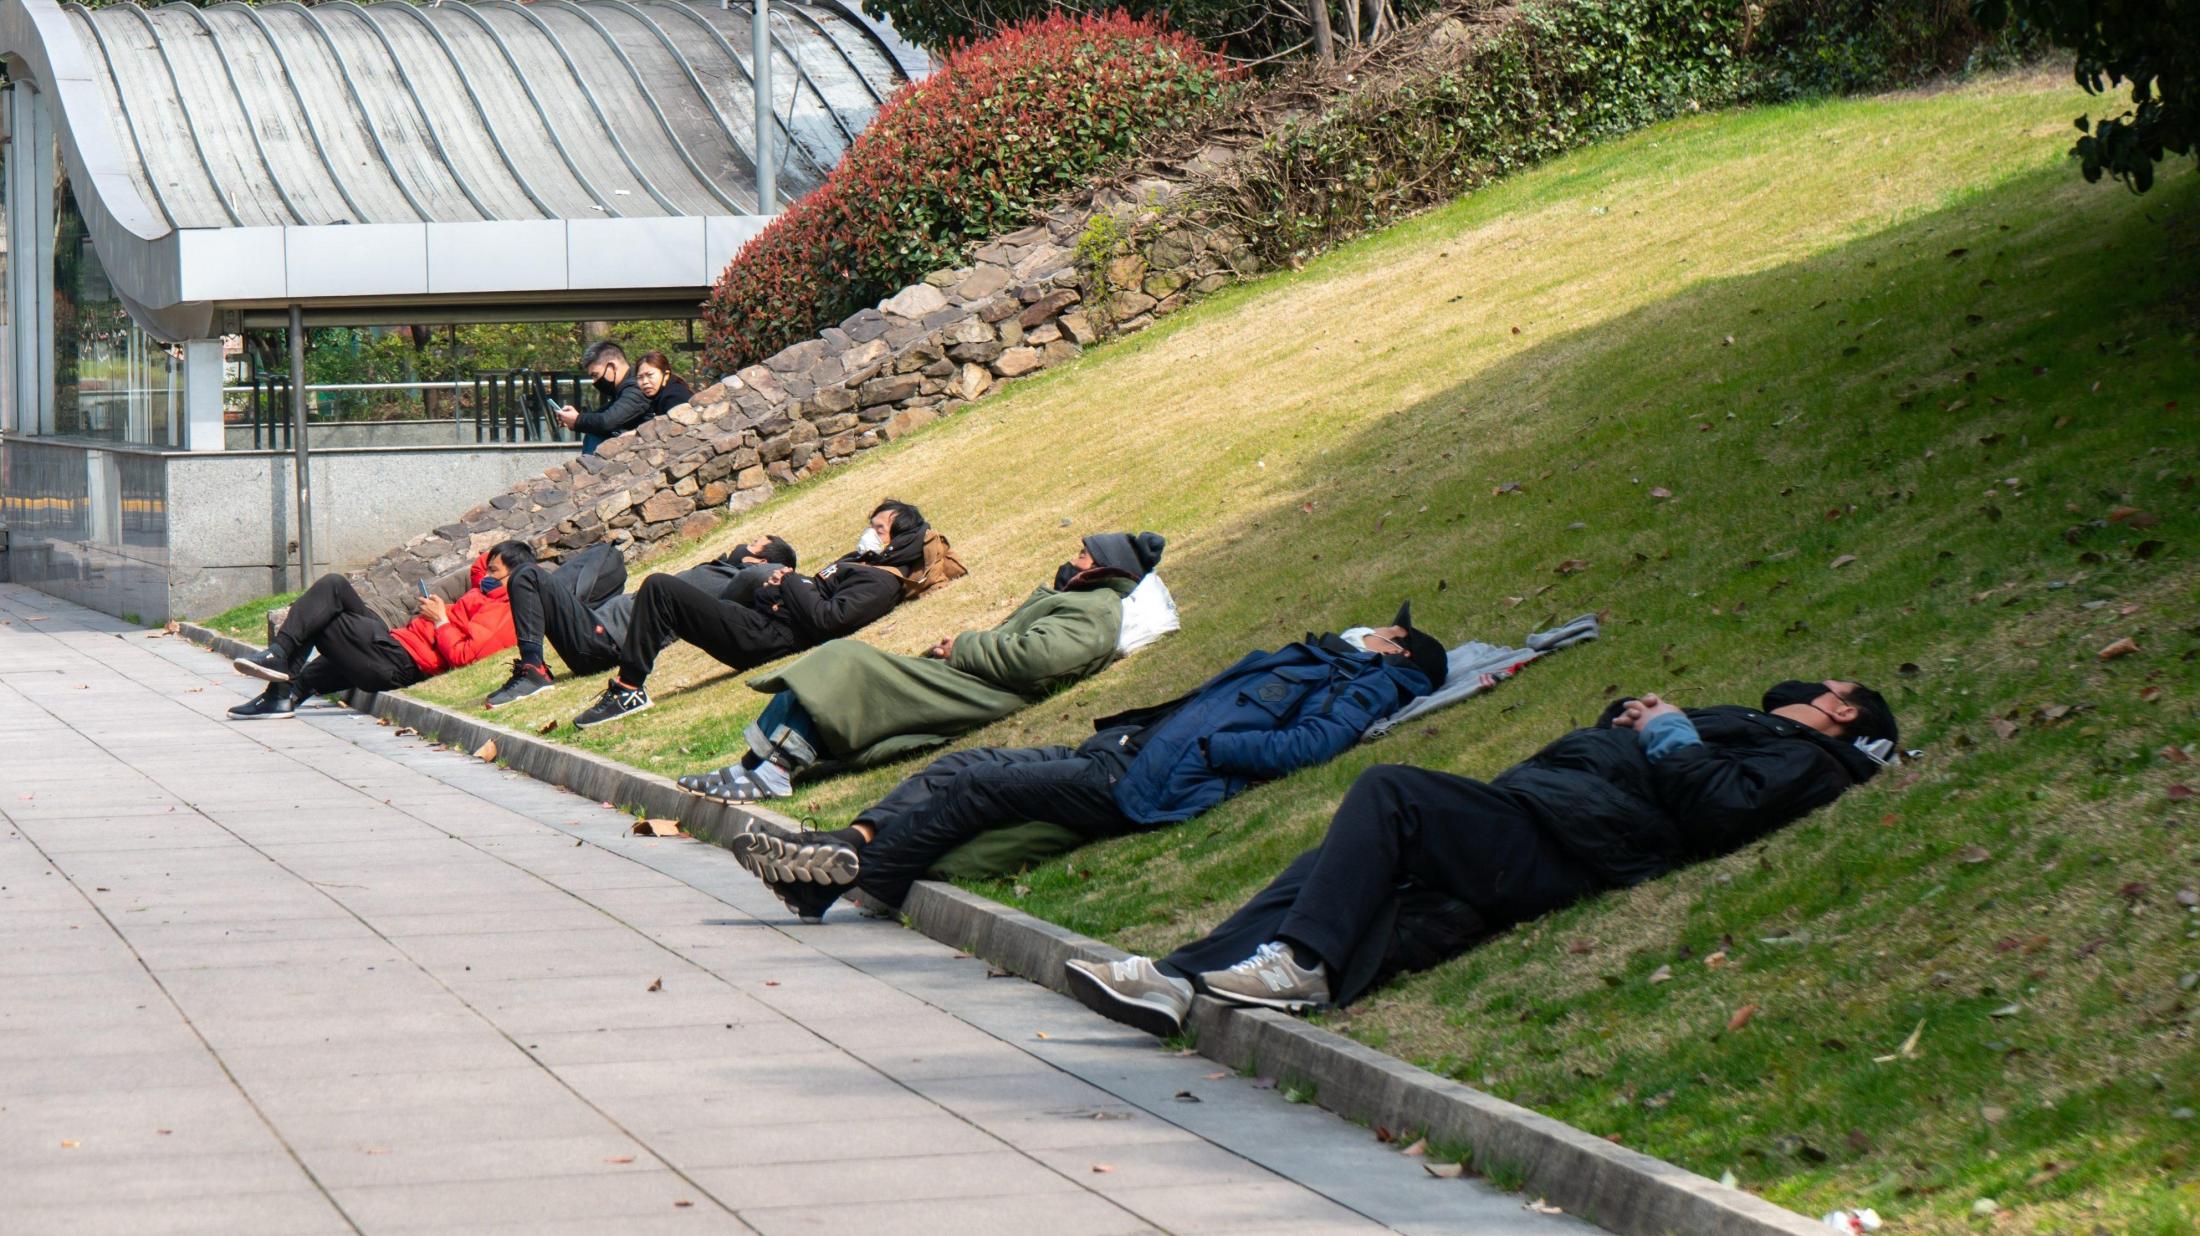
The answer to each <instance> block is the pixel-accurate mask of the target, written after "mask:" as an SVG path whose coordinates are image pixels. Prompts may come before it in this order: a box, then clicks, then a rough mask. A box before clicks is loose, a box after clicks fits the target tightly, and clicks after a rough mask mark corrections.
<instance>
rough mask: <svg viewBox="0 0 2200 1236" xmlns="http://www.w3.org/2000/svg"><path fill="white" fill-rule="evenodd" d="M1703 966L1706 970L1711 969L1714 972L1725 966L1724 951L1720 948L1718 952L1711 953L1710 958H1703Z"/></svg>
mask: <svg viewBox="0 0 2200 1236" xmlns="http://www.w3.org/2000/svg"><path fill="white" fill-rule="evenodd" d="M1703 964H1704V965H1705V966H1706V967H1707V968H1709V969H1713V970H1716V969H1718V968H1719V967H1721V966H1723V965H1725V964H1726V950H1725V949H1723V948H1722V949H1720V950H1719V951H1718V952H1716V953H1713V954H1711V955H1710V956H1708V957H1706V958H1704V959H1703Z"/></svg>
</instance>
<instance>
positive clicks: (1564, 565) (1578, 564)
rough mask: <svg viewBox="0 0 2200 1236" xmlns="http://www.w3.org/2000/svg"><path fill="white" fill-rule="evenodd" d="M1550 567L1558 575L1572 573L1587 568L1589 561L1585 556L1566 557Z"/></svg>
mask: <svg viewBox="0 0 2200 1236" xmlns="http://www.w3.org/2000/svg"><path fill="white" fill-rule="evenodd" d="M1551 569H1552V571H1553V572H1554V573H1556V574H1559V575H1574V574H1577V573H1579V572H1582V571H1586V570H1588V569H1589V561H1588V559H1586V558H1568V559H1567V560H1566V561H1564V562H1561V563H1559V564H1558V565H1557V566H1555V567H1553V568H1551Z"/></svg>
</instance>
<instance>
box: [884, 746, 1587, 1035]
mask: <svg viewBox="0 0 2200 1236" xmlns="http://www.w3.org/2000/svg"><path fill="white" fill-rule="evenodd" d="M866 861H868V859H866ZM1412 886H1420V887H1422V888H1425V889H1428V890H1431V891H1434V892H1436V893H1440V894H1442V895H1444V896H1445V897H1449V898H1452V899H1455V900H1457V901H1459V902H1461V903H1464V905H1465V906H1466V907H1469V908H1471V910H1472V912H1473V913H1475V914H1478V915H1479V916H1480V917H1481V919H1482V923H1483V924H1484V925H1486V926H1487V927H1488V928H1489V929H1493V930H1494V929H1501V928H1504V927H1507V926H1510V925H1511V924H1513V923H1517V922H1522V921H1524V920H1526V919H1530V918H1534V917H1536V916H1537V915H1540V914H1545V913H1548V912H1549V911H1551V910H1555V909H1557V908H1559V907H1560V906H1563V905H1566V904H1567V903H1569V902H1571V901H1574V900H1576V899H1577V898H1580V897H1583V896H1586V895H1587V894H1589V893H1593V892H1596V891H1598V890H1599V889H1602V888H1604V887H1605V881H1604V880H1603V879H1601V878H1600V877H1598V876H1597V875H1596V874H1595V873H1594V872H1592V871H1590V870H1589V869H1588V868H1587V867H1584V866H1582V864H1581V863H1580V862H1579V861H1577V860H1576V859H1575V858H1574V857H1573V856H1572V855H1571V854H1569V853H1567V852H1566V851H1565V850H1564V849H1563V848H1561V847H1560V846H1559V845H1558V844H1557V843H1556V842H1554V841H1552V840H1550V839H1549V838H1548V837H1546V836H1545V835H1544V833H1543V830H1541V829H1540V828H1537V827H1536V824H1535V821H1534V820H1533V819H1532V818H1530V817H1529V816H1528V815H1527V813H1526V812H1524V811H1522V810H1521V808H1520V806H1519V804H1518V803H1516V802H1515V801H1514V800H1513V799H1512V798H1511V797H1509V796H1508V795H1506V794H1505V793H1504V792H1503V791H1501V790H1497V789H1493V788H1491V787H1490V786H1489V785H1486V784H1484V783H1483V782H1480V781H1474V780H1470V779H1469V778H1466V777H1455V776H1452V775H1451V774H1449V773H1440V772H1431V771H1429V770H1428V769H1425V768H1413V767H1409V766H1407V765H1403V764H1380V765H1377V766H1375V767H1373V768H1370V769H1368V770H1367V771H1366V772H1363V773H1361V774H1360V775H1359V777H1358V779H1356V780H1354V781H1353V783H1352V788H1351V789H1350V790H1349V791H1347V792H1346V794H1345V796H1344V802H1343V803H1341V804H1339V805H1338V807H1337V814H1336V816H1335V817H1334V818H1332V819H1331V820H1330V822H1329V832H1328V835H1326V836H1325V837H1323V838H1322V843H1321V845H1319V846H1317V847H1315V848H1314V849H1311V850H1308V851H1307V852H1306V853H1304V854H1301V855H1299V857H1298V858H1297V859H1296V860H1294V861H1293V862H1292V863H1291V865H1290V866H1289V867H1286V868H1284V871H1283V874H1282V875H1280V876H1277V877H1276V879H1275V880H1274V881H1273V882H1271V883H1270V884H1269V885H1268V887H1267V888H1264V889H1262V890H1261V891H1260V892H1259V893H1258V894H1257V895H1255V896H1254V898H1253V899H1252V900H1251V901H1248V902H1246V903H1245V904H1244V905H1243V906H1242V907H1240V908H1239V909H1238V911H1237V913H1235V914H1233V915H1231V916H1230V917H1229V918H1228V919H1227V920H1225V921H1224V922H1223V923H1222V924H1221V925H1220V926H1218V927H1216V928H1215V929H1214V930H1213V931H1212V932H1209V933H1208V934H1207V936H1206V937H1205V938H1203V939H1200V940H1196V941H1194V942H1192V943H1190V944H1187V945H1185V946H1184V947H1183V948H1180V949H1178V950H1177V951H1175V952H1173V953H1171V954H1169V955H1168V956H1167V957H1165V958H1163V959H1162V962H1161V964H1162V966H1163V968H1165V969H1167V970H1170V971H1172V972H1174V973H1176V974H1178V975H1182V976H1184V977H1190V976H1192V975H1196V974H1200V973H1203V972H1205V971H1208V970H1220V969H1223V968H1226V967H1228V966H1232V965H1235V964H1237V963H1238V962H1240V961H1243V960H1245V959H1246V958H1247V957H1250V956H1252V955H1253V951H1254V950H1255V949H1258V948H1259V947H1260V946H1261V945H1263V944H1265V943H1267V942H1269V941H1270V940H1284V941H1288V942H1290V943H1292V944H1295V945H1300V946H1302V947H1304V948H1307V949H1310V950H1312V951H1313V952H1314V953H1315V954H1317V955H1318V956H1320V957H1321V959H1322V961H1323V962H1324V963H1326V964H1327V965H1328V967H1329V970H1330V973H1331V974H1332V975H1333V976H1335V975H1341V974H1344V973H1346V972H1348V971H1354V970H1358V971H1359V972H1362V973H1373V972H1375V969H1376V968H1375V967H1374V966H1372V965H1369V964H1367V957H1366V950H1367V949H1369V948H1371V947H1372V948H1382V947H1384V946H1385V945H1386V944H1387V943H1388V942H1387V941H1384V940H1374V939H1371V938H1370V936H1371V929H1372V928H1374V927H1375V926H1376V925H1377V924H1378V923H1380V922H1383V921H1384V920H1385V917H1386V915H1385V912H1386V909H1389V908H1392V907H1394V905H1395V902H1396V900H1397V898H1398V897H1399V895H1400V892H1401V890H1402V889H1405V888H1410V887H1412ZM1476 934H1479V932H1477V933H1476ZM1356 961H1357V962H1360V963H1361V964H1360V965H1359V966H1355V964H1354V963H1355V962H1356ZM1332 994H1334V995H1335V996H1336V997H1337V998H1338V1001H1339V1002H1340V1003H1342V1002H1344V1001H1345V1000H1349V999H1350V998H1351V997H1352V996H1355V995H1357V994H1358V993H1357V992H1354V991H1344V992H1333V993H1332Z"/></svg>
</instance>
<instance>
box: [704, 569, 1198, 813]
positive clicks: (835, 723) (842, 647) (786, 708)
mask: <svg viewBox="0 0 2200 1236" xmlns="http://www.w3.org/2000/svg"><path fill="white" fill-rule="evenodd" d="M1167 543H1168V542H1167V541H1166V540H1165V539H1164V538H1163V537H1162V536H1161V535H1160V534H1159V533H1155V532H1140V533H1136V534H1130V533H1122V532H1106V533H1095V534H1094V535H1092V536H1088V537H1086V538H1084V543H1083V545H1082V546H1081V548H1080V549H1079V551H1078V554H1077V556H1076V557H1074V558H1072V559H1070V560H1069V561H1068V562H1065V563H1063V564H1062V566H1061V569H1060V570H1058V571H1056V572H1055V575H1054V586H1053V587H1052V588H1043V587H1042V588H1039V589H1037V590H1035V591H1034V592H1032V594H1031V595H1030V596H1029V597H1027V598H1025V600H1024V603H1023V604H1022V605H1019V606H1017V607H1016V611H1015V612H1014V613H1012V614H1010V615H1009V616H1008V617H1007V618H1005V619H1003V620H1002V621H1001V622H1000V624H999V625H997V626H995V627H993V628H992V629H991V630H987V631H965V632H963V633H962V634H960V635H951V636H949V637H947V638H946V639H943V640H941V641H940V642H939V643H937V644H934V645H933V646H932V647H931V649H929V650H928V651H927V652H926V653H925V654H924V655H923V656H922V657H905V656H897V655H895V654H893V653H889V652H881V651H879V650H878V649H877V648H874V647H872V646H871V645H869V644H865V643H862V642H860V641H857V640H845V639H843V640H834V641H832V642H831V643H828V644H826V645H824V646H822V647H820V648H819V649H817V651H815V652H812V653H811V654H809V655H808V656H806V657H803V658H802V659H801V660H799V661H796V662H795V663H794V664H792V665H789V666H787V667H786V668H785V669H781V670H775V671H773V672H771V673H768V674H765V675H764V676H762V677H760V678H756V679H752V680H751V681H750V683H749V685H750V686H752V687H754V688H756V689H757V690H759V691H766V692H770V693H772V695H773V699H772V702H771V703H770V704H768V705H766V706H765V708H764V712H763V715H762V716H760V717H758V718H757V719H756V721H755V723H754V724H752V725H750V726H749V727H748V734H747V737H748V744H749V751H748V754H747V755H745V756H744V757H743V758H742V760H741V762H740V763H738V764H734V765H730V766H728V767H725V768H721V769H717V770H715V771H713V772H707V773H698V774H695V775H692V776H687V777H682V778H680V784H681V785H682V786H683V787H685V788H687V789H690V790H693V791H696V792H697V793H701V794H708V795H710V796H711V797H713V798H723V799H727V800H730V801H734V802H747V801H753V800H755V799H760V798H778V797H782V796H784V795H786V794H789V793H791V792H793V786H794V778H795V777H796V776H798V775H809V776H815V775H818V774H820V773H826V772H836V771H841V770H844V769H850V768H865V767H869V766H871V765H873V764H882V763H885V762H887V761H889V760H895V759H899V758H901V757H903V756H905V755H908V754H910V753H911V752H915V751H922V750H924V749H926V748H928V747H936V746H939V745H941V744H943V743H945V742H947V741H948V740H950V739H952V738H954V737H956V736H957V735H960V734H967V733H969V732H970V731H971V730H974V729H977V728H978V727H979V726H981V725H985V724H987V723H989V722H992V721H996V720H999V719H1000V718H1002V717H1005V716H1007V715H1008V714H1010V713H1012V712H1015V711H1017V710H1018V709H1020V708H1023V707H1025V706H1027V705H1029V704H1031V703H1033V702H1034V701H1036V700H1038V699H1040V698H1041V697H1043V696H1046V695H1048V694H1051V693H1052V692H1054V691H1057V690H1060V689H1061V688H1063V687H1066V686H1068V685H1069V684H1071V683H1073V682H1077V681H1079V680H1081V679H1085V678H1089V677H1091V676H1092V675H1094V674H1097V673H1099V672H1100V671H1101V670H1103V669H1106V668H1107V667H1108V665H1109V664H1110V663H1111V662H1113V661H1114V660H1115V652H1116V642H1117V639H1118V637H1119V635H1120V634H1121V632H1122V626H1123V598H1124V597H1126V596H1128V595H1130V592H1131V590H1132V589H1134V588H1136V587H1137V586H1138V582H1139V581H1140V580H1142V579H1144V578H1145V577H1146V575H1147V574H1148V573H1149V572H1151V571H1152V570H1153V568H1154V567H1155V566H1157V565H1159V564H1160V562H1161V551H1162V549H1163V547H1164V546H1165V545H1167Z"/></svg>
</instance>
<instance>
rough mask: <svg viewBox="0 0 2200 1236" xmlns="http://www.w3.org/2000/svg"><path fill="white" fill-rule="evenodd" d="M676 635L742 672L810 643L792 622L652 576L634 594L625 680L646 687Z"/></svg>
mask: <svg viewBox="0 0 2200 1236" xmlns="http://www.w3.org/2000/svg"><path fill="white" fill-rule="evenodd" d="M676 639H684V640H686V641H687V642H688V643H691V644H693V645H695V646H696V647H697V648H700V649H702V650H703V651H704V652H707V653H709V654H710V655H711V656H712V657H714V658H716V659H718V660H719V661H722V662H724V663H725V664H727V665H730V666H732V667H733V668H735V669H737V670H744V669H753V668H754V667H756V666H759V665H762V664H764V663H765V662H766V661H776V660H778V659H779V658H781V657H783V656H786V655H788V654H789V653H794V652H800V651H802V650H803V649H804V648H806V647H808V646H809V644H808V643H807V642H806V641H805V640H804V639H803V638H802V637H801V636H800V635H798V634H796V632H795V629H794V626H793V624H791V623H786V622H781V621H778V620H777V619H774V618H772V617H771V616H770V615H768V614H765V613H763V612H761V611H759V610H754V609H751V608H749V607H748V606H746V605H736V604H734V603H732V602H730V601H721V600H719V599H718V598H717V597H714V596H712V595H711V594H710V593H708V592H705V591H704V590H703V589H701V588H698V587H696V586H695V585H694V584H691V583H688V582H687V581H686V580H682V579H678V578H676V577H674V576H671V575H652V576H650V577H649V578H648V579H645V580H643V581H642V587H641V590H640V591H639V592H636V593H635V594H634V622H633V625H632V626H629V627H628V628H627V631H626V644H625V645H624V647H622V648H621V649H620V650H619V677H620V679H622V680H623V681H624V682H625V683H626V684H627V685H628V686H632V687H638V686H641V685H642V683H643V682H644V681H646V680H647V679H648V678H649V671H650V669H651V668H652V667H653V666H655V665H656V663H657V654H658V653H660V652H662V651H663V650H664V649H665V648H666V647H668V646H669V645H670V644H671V643H672V642H673V641H674V640H676Z"/></svg>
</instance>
